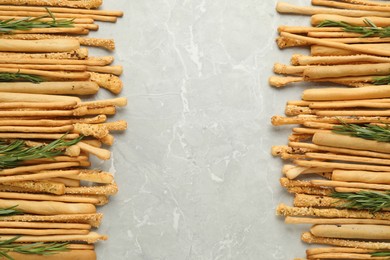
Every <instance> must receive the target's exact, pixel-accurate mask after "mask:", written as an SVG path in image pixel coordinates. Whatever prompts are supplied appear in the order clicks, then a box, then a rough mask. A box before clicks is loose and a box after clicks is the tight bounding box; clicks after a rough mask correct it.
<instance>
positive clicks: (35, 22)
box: [0, 8, 74, 33]
mask: <svg viewBox="0 0 390 260" xmlns="http://www.w3.org/2000/svg"><path fill="white" fill-rule="evenodd" d="M46 10H47V12H48V14H47V15H42V16H38V17H34V18H32V17H26V18H22V19H15V18H12V19H7V20H0V33H12V32H13V31H14V30H22V31H28V30H31V29H33V28H54V27H63V28H71V27H74V19H56V18H55V16H54V15H53V13H52V12H51V11H50V10H49V9H47V8H46ZM44 18H51V20H49V21H42V19H44Z"/></svg>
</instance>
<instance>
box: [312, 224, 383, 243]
mask: <svg viewBox="0 0 390 260" xmlns="http://www.w3.org/2000/svg"><path fill="white" fill-rule="evenodd" d="M310 232H311V233H312V234H313V235H315V236H317V237H332V238H352V239H370V240H382V239H383V240H389V239H390V226H384V225H367V224H365V225H363V224H360V225H356V224H342V225H315V226H314V227H312V228H311V229H310Z"/></svg>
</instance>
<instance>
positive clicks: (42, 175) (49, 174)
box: [0, 170, 80, 183]
mask: <svg viewBox="0 0 390 260" xmlns="http://www.w3.org/2000/svg"><path fill="white" fill-rule="evenodd" d="M79 173H80V170H62V171H42V172H36V173H34V174H31V173H29V174H18V175H12V176H2V177H0V182H1V183H7V182H17V181H32V180H44V179H49V178H56V177H67V176H72V175H77V174H79Z"/></svg>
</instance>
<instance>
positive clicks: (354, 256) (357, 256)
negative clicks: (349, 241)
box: [308, 252, 388, 260]
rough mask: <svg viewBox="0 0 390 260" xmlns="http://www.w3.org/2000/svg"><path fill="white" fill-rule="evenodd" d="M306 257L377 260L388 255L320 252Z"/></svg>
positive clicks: (381, 259) (383, 258)
mask: <svg viewBox="0 0 390 260" xmlns="http://www.w3.org/2000/svg"><path fill="white" fill-rule="evenodd" d="M308 259H317V260H321V259H338V260H342V259H360V260H371V259H377V260H387V259H388V257H386V256H378V257H375V258H373V257H372V255H371V254H358V253H350V252H347V253H343V252H341V253H321V254H316V255H311V256H310V257H309V258H308Z"/></svg>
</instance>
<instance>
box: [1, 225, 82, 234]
mask: <svg viewBox="0 0 390 260" xmlns="http://www.w3.org/2000/svg"><path fill="white" fill-rule="evenodd" d="M88 233H89V231H88V230H80V229H29V228H9V227H7V228H0V235H30V236H47V235H86V234H88Z"/></svg>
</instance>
